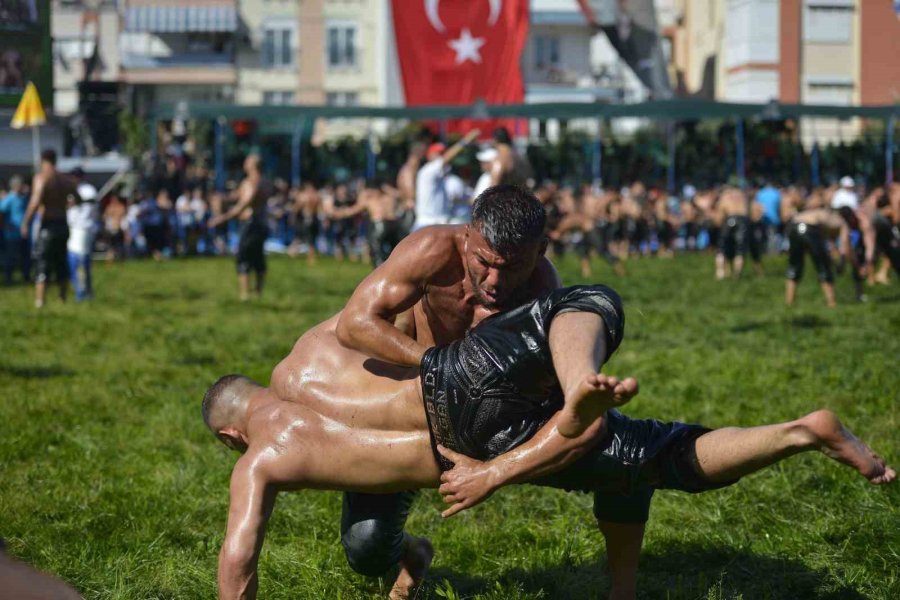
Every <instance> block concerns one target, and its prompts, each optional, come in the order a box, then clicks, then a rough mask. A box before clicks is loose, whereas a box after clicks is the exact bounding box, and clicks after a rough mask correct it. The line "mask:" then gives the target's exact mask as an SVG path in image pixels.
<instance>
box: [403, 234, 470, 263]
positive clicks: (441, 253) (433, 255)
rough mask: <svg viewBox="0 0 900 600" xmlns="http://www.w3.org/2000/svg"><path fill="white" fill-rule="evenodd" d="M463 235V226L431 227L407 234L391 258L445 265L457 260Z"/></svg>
mask: <svg viewBox="0 0 900 600" xmlns="http://www.w3.org/2000/svg"><path fill="white" fill-rule="evenodd" d="M464 235H465V226H464V225H433V226H431V227H423V228H422V229H420V230H418V231H415V232H413V233H411V234H409V235H408V236H407V237H406V238H405V239H404V240H403V241H402V242H400V244H399V245H398V246H397V248H396V249H395V250H394V252H393V254H392V257H393V256H394V255H397V257H402V258H404V259H407V260H409V259H413V260H416V261H419V262H428V263H430V264H446V263H448V262H451V261H456V260H458V258H459V254H460V253H459V250H458V249H459V244H460V243H461V240H462V238H463V236H464Z"/></svg>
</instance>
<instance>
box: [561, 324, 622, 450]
mask: <svg viewBox="0 0 900 600" xmlns="http://www.w3.org/2000/svg"><path fill="white" fill-rule="evenodd" d="M549 339H550V354H551V356H552V357H553V366H554V368H555V369H556V374H557V377H558V378H559V384H560V386H561V387H562V390H563V394H564V397H565V406H564V408H563V409H562V411H561V412H562V419H561V420H560V422H559V424H558V426H557V429H558V430H559V432H560V433H561V434H562V435H564V436H567V437H578V436H579V435H581V434H582V433H584V431H585V430H586V429H587V428H588V427H589V426H590V425H591V424H592V423H593V422H594V421H596V420H597V419H598V418H599V417H600V416H601V415H603V414H604V413H605V412H606V410H607V409H609V408H612V407H615V406H621V405H623V404H625V403H626V402H628V401H629V400H631V398H632V397H633V396H634V395H635V394H637V392H638V384H637V381H635V380H634V378H631V377H629V378H628V379H624V380H622V381H619V380H618V379H617V378H615V377H608V376H606V375H602V374H600V373H598V372H597V371H598V369H599V367H600V365H601V364H602V363H603V360H604V358H605V357H606V354H607V352H606V330H605V328H604V326H603V319H602V318H601V317H600V316H599V315H596V314H594V313H588V312H569V313H563V314H561V315H558V316H557V317H555V318H554V319H553V321H552V322H551V324H550V335H549Z"/></svg>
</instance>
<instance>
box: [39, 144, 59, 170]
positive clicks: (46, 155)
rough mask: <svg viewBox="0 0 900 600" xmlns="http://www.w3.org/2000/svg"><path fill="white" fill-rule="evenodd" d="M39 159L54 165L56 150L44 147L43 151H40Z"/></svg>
mask: <svg viewBox="0 0 900 600" xmlns="http://www.w3.org/2000/svg"><path fill="white" fill-rule="evenodd" d="M41 160H42V161H44V162H48V163H50V164H51V165H54V166H55V165H56V150H54V149H53V148H45V149H44V151H43V152H41Z"/></svg>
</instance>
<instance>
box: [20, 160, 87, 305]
mask: <svg viewBox="0 0 900 600" xmlns="http://www.w3.org/2000/svg"><path fill="white" fill-rule="evenodd" d="M77 193H78V192H77V191H76V187H75V182H74V181H73V180H72V179H70V178H69V177H67V176H66V175H63V174H62V173H59V172H58V171H57V170H56V151H55V150H53V149H47V150H44V151H43V152H41V168H40V170H39V171H38V173H37V174H36V175H35V176H34V179H33V180H32V183H31V200H30V201H29V202H28V208H26V209H25V217H24V218H23V219H22V225H21V231H20V233H21V235H22V237H23V238H27V237H28V229H29V227H31V218H32V217H33V216H34V215H36V214H40V216H41V228H40V230H39V231H38V234H37V239H36V240H35V242H34V258H35V276H34V282H35V283H34V305H35V307H37V308H42V307H43V306H44V302H45V301H46V298H47V280H48V279H50V277H51V275H52V276H53V277H56V281H57V283H59V297H60V299H61V300H62V301H63V302H65V300H66V295H67V293H68V289H69V257H68V250H67V248H66V245H67V243H68V241H69V225H68V223H67V221H66V209H67V208H68V206H69V200H70V199H74V198H75V197H76V195H77Z"/></svg>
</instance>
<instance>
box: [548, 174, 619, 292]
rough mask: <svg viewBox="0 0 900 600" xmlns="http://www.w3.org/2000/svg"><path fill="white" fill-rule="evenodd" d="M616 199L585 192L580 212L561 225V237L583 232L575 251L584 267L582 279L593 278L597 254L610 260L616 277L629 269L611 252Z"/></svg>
mask: <svg viewBox="0 0 900 600" xmlns="http://www.w3.org/2000/svg"><path fill="white" fill-rule="evenodd" d="M612 199H613V196H612V194H610V193H606V192H603V191H600V193H594V192H593V191H592V190H591V189H590V188H587V189H584V190H583V191H582V194H581V198H580V203H579V205H578V206H579V210H578V211H577V212H576V213H575V214H573V215H571V216H568V217H567V218H565V219H562V220H561V221H560V222H559V224H558V225H557V229H556V233H557V234H558V235H561V234H563V233H565V232H566V231H567V230H573V229H577V230H580V231H581V232H582V238H581V241H580V242H579V243H578V245H577V246H576V247H575V251H576V252H577V254H578V257H579V260H580V263H581V276H582V277H585V278H587V277H591V276H592V275H593V268H592V266H591V254H592V253H594V252H596V253H597V255H599V256H601V257H602V258H604V259H605V260H606V262H607V263H608V264H609V266H611V267H612V269H613V271H614V272H615V273H616V275H620V276H621V275H624V274H625V269H624V267H623V266H622V263H621V262H619V259H618V257H617V256H616V255H615V254H613V253H612V250H610V244H611V243H612V232H611V222H610V218H609V206H610V204H611V202H612Z"/></svg>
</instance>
